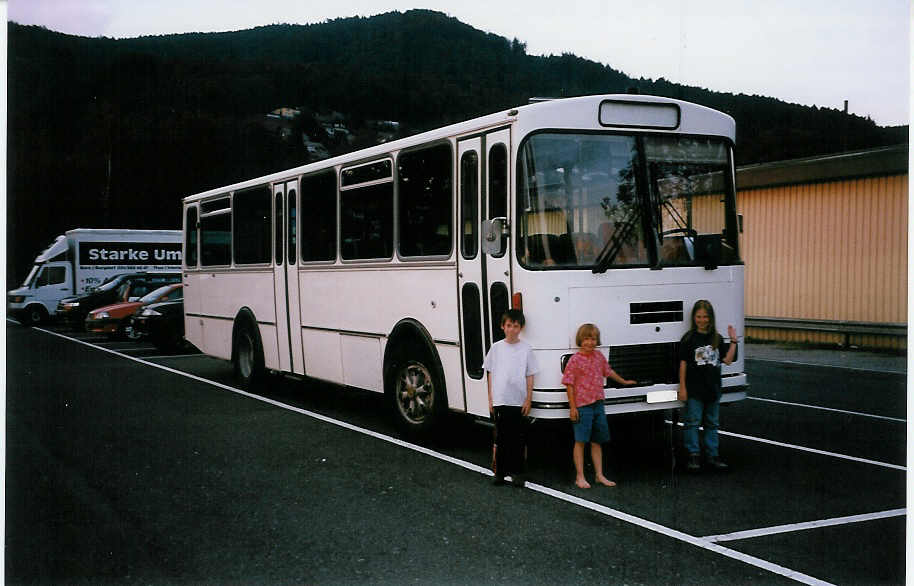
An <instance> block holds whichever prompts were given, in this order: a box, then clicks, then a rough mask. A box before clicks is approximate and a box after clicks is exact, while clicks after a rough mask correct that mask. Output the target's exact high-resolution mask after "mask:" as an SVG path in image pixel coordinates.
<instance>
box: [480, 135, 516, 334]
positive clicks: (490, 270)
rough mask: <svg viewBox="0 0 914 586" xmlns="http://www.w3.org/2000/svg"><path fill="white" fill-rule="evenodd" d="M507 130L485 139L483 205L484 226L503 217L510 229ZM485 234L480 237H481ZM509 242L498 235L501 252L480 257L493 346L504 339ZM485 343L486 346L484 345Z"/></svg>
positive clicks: (507, 303) (508, 143) (508, 305)
mask: <svg viewBox="0 0 914 586" xmlns="http://www.w3.org/2000/svg"><path fill="white" fill-rule="evenodd" d="M510 139H511V131H510V130H509V129H507V128H506V129H504V130H499V131H496V132H490V133H489V134H487V135H486V136H485V141H484V143H483V147H484V149H485V172H484V177H485V185H484V186H483V187H484V189H483V202H484V204H485V205H484V209H485V211H486V215H485V220H486V223H489V222H491V221H492V220H493V219H495V218H503V219H504V226H507V227H508V229H510V228H511V226H510V223H509V222H508V203H509V202H508V193H509V192H510V189H508V187H509V185H508V178H509V172H508V169H509V165H508V157H509V153H510V152H511V142H510ZM484 237H485V235H484V234H483V238H484ZM511 246H512V244H511V240H510V239H509V238H508V237H507V236H506V235H503V236H501V246H500V249H501V252H500V253H499V254H484V255H483V260H484V263H485V266H484V267H483V277H484V279H485V282H486V284H487V286H488V290H487V292H486V293H487V295H486V296H487V297H488V307H487V309H488V311H487V315H488V320H489V329H488V332H487V333H488V334H489V335H490V340H491V342H490V343H489V344H494V343H495V342H498V341H499V340H501V339H503V338H504V337H505V334H504V332H503V331H502V330H501V316H502V314H503V313H504V312H505V311H507V310H508V308H509V307H510V306H511V293H510V291H511V251H510V250H509V248H510V247H511ZM489 344H487V347H488V345H489Z"/></svg>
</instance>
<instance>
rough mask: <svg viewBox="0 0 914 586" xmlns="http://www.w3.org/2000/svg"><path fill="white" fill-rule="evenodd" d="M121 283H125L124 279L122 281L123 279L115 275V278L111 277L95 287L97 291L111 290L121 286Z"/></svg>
mask: <svg viewBox="0 0 914 586" xmlns="http://www.w3.org/2000/svg"><path fill="white" fill-rule="evenodd" d="M121 283H123V281H121V280H120V279H118V278H117V277H114V278H111V279H109V280H107V281H105V282H104V283H102V284H101V285H99V286H98V287H97V288H96V289H95V291H110V290H111V289H115V288H117V287H118V286H120V285H121Z"/></svg>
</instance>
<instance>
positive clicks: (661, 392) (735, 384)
mask: <svg viewBox="0 0 914 586" xmlns="http://www.w3.org/2000/svg"><path fill="white" fill-rule="evenodd" d="M721 386H722V391H723V393H722V395H721V397H720V402H721V403H734V402H736V401H742V400H743V399H745V398H746V397H747V395H748V390H749V385H748V383H747V382H746V375H745V374H737V375H731V376H725V377H724V378H723V379H722V380H721ZM678 389H679V385H676V384H658V385H651V386H649V387H627V388H623V389H614V388H607V389H604V393H603V394H604V397H605V398H604V400H603V403H604V406H605V409H606V414H607V415H614V414H617V413H637V412H640V411H660V410H664V409H679V408H680V407H683V406H684V405H685V403H684V402H682V401H679V400H677V399H676V393H677V391H678ZM530 417H534V418H537V419H568V394H567V393H566V391H565V390H564V389H563V390H554V391H553V390H543V391H539V390H534V391H533V404H532V406H531V409H530Z"/></svg>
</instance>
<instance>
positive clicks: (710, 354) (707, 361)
mask: <svg viewBox="0 0 914 586" xmlns="http://www.w3.org/2000/svg"><path fill="white" fill-rule="evenodd" d="M695 364H696V365H698V366H705V365H709V366H717V365H718V364H720V353H719V352H718V351H717V348H715V347H714V346H711V345H708V346H699V347H698V348H695Z"/></svg>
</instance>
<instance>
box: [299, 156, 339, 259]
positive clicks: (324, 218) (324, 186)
mask: <svg viewBox="0 0 914 586" xmlns="http://www.w3.org/2000/svg"><path fill="white" fill-rule="evenodd" d="M300 193H301V208H302V210H301V211H302V213H301V214H299V215H300V216H301V236H300V238H299V240H300V241H301V260H302V262H315V261H333V260H336V172H335V171H332V170H331V171H327V172H324V173H318V174H316V175H310V176H308V177H302V180H301V189H300Z"/></svg>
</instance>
